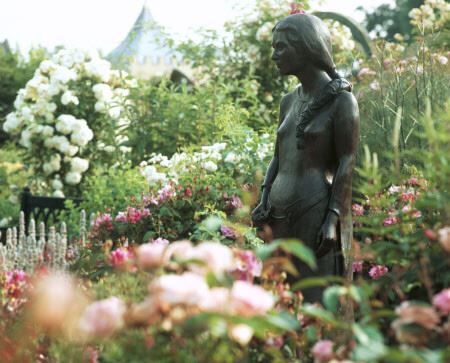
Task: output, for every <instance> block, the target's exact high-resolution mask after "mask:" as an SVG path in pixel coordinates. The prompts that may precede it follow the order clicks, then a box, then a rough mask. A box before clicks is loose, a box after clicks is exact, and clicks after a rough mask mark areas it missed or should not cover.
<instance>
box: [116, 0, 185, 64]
mask: <svg viewBox="0 0 450 363" xmlns="http://www.w3.org/2000/svg"><path fill="white" fill-rule="evenodd" d="M167 43H168V42H167V38H166V36H165V34H164V32H163V31H162V29H161V27H160V26H158V24H157V23H156V22H155V20H154V18H153V16H152V13H151V11H150V7H149V6H148V3H147V1H146V2H145V3H144V6H143V7H142V10H141V13H140V14H139V16H138V18H137V19H136V22H135V23H134V25H133V28H132V29H131V30H130V32H129V33H128V35H127V36H126V38H125V39H124V40H123V41H122V43H120V44H119V46H118V47H117V48H116V49H114V50H113V51H112V52H111V53H110V54H109V55H108V56H107V58H108V59H109V61H110V62H111V63H112V64H114V65H115V66H117V67H119V68H124V67H126V66H128V65H129V64H131V63H133V62H137V63H141V64H144V63H146V62H148V61H149V60H150V61H151V62H152V63H160V62H161V60H162V61H163V62H164V63H166V64H172V63H174V57H176V58H177V59H179V58H180V57H179V56H176V54H175V52H174V51H173V50H172V49H171V48H170V47H169V46H168V45H167Z"/></svg>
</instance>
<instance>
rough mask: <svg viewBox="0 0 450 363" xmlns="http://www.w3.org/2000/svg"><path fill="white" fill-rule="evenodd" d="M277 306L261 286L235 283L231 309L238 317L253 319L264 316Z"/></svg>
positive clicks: (232, 291) (243, 282)
mask: <svg viewBox="0 0 450 363" xmlns="http://www.w3.org/2000/svg"><path fill="white" fill-rule="evenodd" d="M274 304H275V301H274V298H273V296H272V295H271V294H270V293H269V292H267V291H266V290H264V289H263V288H262V287H260V286H256V285H252V284H250V283H248V282H246V281H235V283H234V284H233V288H232V289H231V309H232V311H233V313H235V314H236V315H240V316H244V317H252V316H257V315H264V314H265V313H267V312H268V311H269V310H270V309H272V308H273V306H274Z"/></svg>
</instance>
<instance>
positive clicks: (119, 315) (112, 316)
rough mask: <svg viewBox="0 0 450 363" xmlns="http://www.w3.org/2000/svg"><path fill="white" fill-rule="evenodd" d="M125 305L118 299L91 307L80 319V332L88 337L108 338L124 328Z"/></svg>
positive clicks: (112, 298)
mask: <svg viewBox="0 0 450 363" xmlns="http://www.w3.org/2000/svg"><path fill="white" fill-rule="evenodd" d="M125 312H126V307H125V303H124V302H123V301H122V300H120V299H119V298H117V297H110V298H109V299H106V300H100V301H96V302H94V303H93V304H91V305H89V306H88V307H87V308H86V310H85V311H84V313H83V315H82V317H81V319H80V325H79V326H80V330H81V331H82V332H83V333H84V334H86V335H87V336H88V337H92V338H107V337H110V336H111V335H113V334H114V333H115V332H116V331H118V330H119V329H121V328H122V327H123V326H124V315H125Z"/></svg>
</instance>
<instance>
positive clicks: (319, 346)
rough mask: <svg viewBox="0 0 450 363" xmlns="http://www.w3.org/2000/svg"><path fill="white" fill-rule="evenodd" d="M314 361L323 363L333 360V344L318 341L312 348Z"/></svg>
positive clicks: (326, 341) (328, 341) (327, 341)
mask: <svg viewBox="0 0 450 363" xmlns="http://www.w3.org/2000/svg"><path fill="white" fill-rule="evenodd" d="M311 352H312V355H313V357H314V361H315V362H317V363H325V362H328V361H329V360H331V359H332V358H333V342H332V341H331V340H319V341H318V342H317V343H316V344H314V347H313V348H312V351H311Z"/></svg>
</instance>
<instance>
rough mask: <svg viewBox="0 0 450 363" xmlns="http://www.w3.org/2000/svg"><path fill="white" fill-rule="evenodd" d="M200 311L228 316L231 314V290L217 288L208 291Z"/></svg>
mask: <svg viewBox="0 0 450 363" xmlns="http://www.w3.org/2000/svg"><path fill="white" fill-rule="evenodd" d="M200 309H202V310H203V311H207V312H214V313H221V314H227V313H229V312H230V290H229V289H227V288H225V287H215V288H212V289H211V290H209V291H208V294H206V297H205V299H204V300H203V301H202V302H201V303H200Z"/></svg>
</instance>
